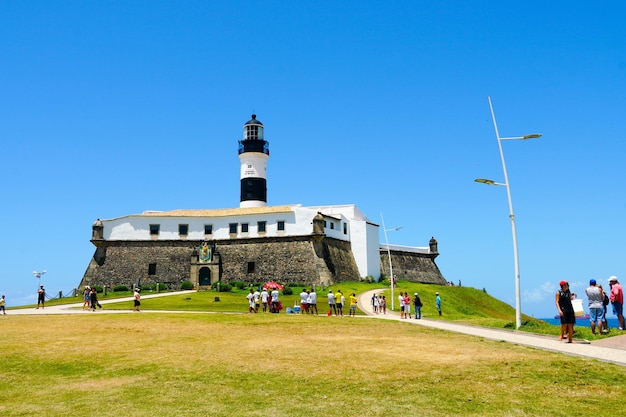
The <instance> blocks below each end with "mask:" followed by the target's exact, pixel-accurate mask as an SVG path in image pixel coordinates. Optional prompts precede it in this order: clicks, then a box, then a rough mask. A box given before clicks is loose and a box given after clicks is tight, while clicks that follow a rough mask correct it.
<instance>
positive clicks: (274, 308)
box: [270, 288, 279, 313]
mask: <svg viewBox="0 0 626 417" xmlns="http://www.w3.org/2000/svg"><path fill="white" fill-rule="evenodd" d="M271 296H272V308H271V309H270V312H272V313H278V312H279V310H278V288H274V289H273V290H272V293H271Z"/></svg>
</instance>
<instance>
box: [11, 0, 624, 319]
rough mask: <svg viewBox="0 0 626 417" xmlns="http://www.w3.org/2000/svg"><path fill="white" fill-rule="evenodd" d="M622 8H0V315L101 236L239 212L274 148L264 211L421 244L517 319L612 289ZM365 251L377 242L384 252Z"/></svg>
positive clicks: (70, 268) (619, 263)
mask: <svg viewBox="0 0 626 417" xmlns="http://www.w3.org/2000/svg"><path fill="white" fill-rule="evenodd" d="M625 12H626V6H625V5H624V4H623V2H621V1H604V2H599V3H597V4H590V3H589V2H582V1H574V2H572V1H568V2H565V1H553V2H540V1H526V2H509V1H474V2H466V1H441V2H435V1H389V0H387V1H364V0H361V1H339V2H338V1H312V2H293V1H265V2H258V1H254V2H253V1H237V0H234V1H229V2H215V1H213V2H212V1H126V0H125V1H106V2H104V1H100V2H98V1H92V2H85V1H59V2H48V1H28V0H23V1H9V0H5V1H3V2H1V3H0V78H1V79H2V86H3V87H2V100H0V138H2V141H1V143H2V151H1V152H0V175H1V176H2V181H0V195H2V200H3V204H2V205H0V232H1V233H2V235H1V239H0V292H2V293H4V294H5V295H6V296H7V303H8V305H18V304H24V303H30V302H34V301H35V290H36V285H37V280H36V279H35V278H34V277H33V274H32V271H33V270H43V269H45V270H47V271H48V272H47V273H46V275H44V278H43V279H42V283H43V284H45V285H46V288H47V290H48V292H50V293H58V291H62V292H63V293H64V294H66V293H68V292H69V291H70V290H71V289H72V288H74V287H76V286H77V285H78V283H79V282H80V279H81V277H82V275H83V273H84V272H85V269H86V268H87V265H88V262H89V259H90V257H91V256H92V255H93V252H94V247H93V246H92V245H91V243H90V242H89V239H90V236H91V224H92V223H93V221H95V220H96V218H111V217H116V216H122V215H126V214H133V213H140V212H142V211H144V210H170V209H177V208H226V207H238V205H239V160H238V159H237V141H238V140H239V139H241V135H242V125H243V123H245V122H246V121H247V120H249V118H250V115H251V114H252V113H253V112H255V113H256V114H257V115H258V119H259V120H261V121H262V122H263V123H264V125H265V126H266V139H268V140H269V141H270V149H271V156H270V159H269V161H268V204H270V205H280V204H291V203H300V204H303V205H322V204H356V205H357V206H358V207H359V208H360V209H361V210H362V211H363V212H364V213H365V214H366V215H367V216H368V217H370V219H371V220H372V221H374V222H377V223H379V222H380V214H381V213H383V215H384V218H385V223H386V225H387V227H388V228H390V227H396V226H403V229H401V230H399V231H397V232H391V233H389V240H390V243H394V244H400V245H411V246H426V245H427V244H428V240H429V239H430V238H431V236H434V237H436V238H437V240H438V241H439V250H440V252H441V255H440V256H439V258H438V259H437V264H438V265H439V267H440V269H441V271H442V272H443V274H444V276H445V277H446V278H447V279H448V280H451V281H454V282H458V280H462V282H463V285H467V286H473V287H476V288H479V289H483V288H485V289H486V290H487V292H489V293H490V294H492V295H494V296H496V297H498V298H499V299H501V300H503V301H506V302H508V303H510V304H512V305H513V304H514V270H513V250H512V239H511V228H510V220H509V217H508V204H507V199H506V191H505V189H504V188H503V187H487V186H484V185H482V184H476V183H474V179H475V178H479V177H483V178H491V179H494V180H496V181H502V180H503V174H502V167H501V163H500V157H499V153H498V147H497V141H496V137H495V134H494V129H493V124H492V121H491V115H490V111H489V105H488V101H487V97H488V96H491V98H492V101H493V105H494V109H495V114H496V117H497V122H498V127H499V129H500V134H501V136H503V137H506V136H520V135H524V134H527V133H534V132H540V133H542V134H543V135H544V136H543V137H542V138H540V139H536V140H532V141H524V142H522V141H509V142H504V143H503V147H504V154H505V158H506V162H507V168H508V173H509V180H510V185H511V192H512V196H513V205H514V209H515V215H516V222H517V230H518V241H519V257H520V272H521V288H522V310H523V312H524V313H527V314H532V315H535V316H536V317H550V316H552V315H554V313H555V308H554V293H555V291H556V290H557V283H558V281H560V280H561V279H566V280H569V281H570V282H571V283H572V287H573V288H574V290H576V291H578V292H582V291H583V289H584V287H585V286H586V285H585V284H586V283H587V282H588V280H589V279H590V278H596V279H598V280H600V281H603V282H606V279H607V278H608V277H609V276H610V275H617V276H618V277H619V278H622V279H626V266H625V264H624V253H625V252H626V251H625V249H626V239H625V238H624V235H625V232H626V227H625V226H626V223H625V219H624V217H625V216H624V214H625V213H626V193H625V186H624V178H626V172H625V171H626V168H625V166H624V163H623V162H624V160H625V159H626V158H625V157H626V144H625V140H624V139H625V136H626V118H625V117H624V114H625V110H626V41H625V38H626V36H625V35H626V26H624V24H623V16H624V13H625ZM381 241H384V236H382V233H381Z"/></svg>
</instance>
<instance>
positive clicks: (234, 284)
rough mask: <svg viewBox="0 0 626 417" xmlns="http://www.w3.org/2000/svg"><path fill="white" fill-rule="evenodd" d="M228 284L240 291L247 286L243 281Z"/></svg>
mask: <svg viewBox="0 0 626 417" xmlns="http://www.w3.org/2000/svg"><path fill="white" fill-rule="evenodd" d="M229 284H230V285H232V286H233V287H236V288H239V289H240V290H243V289H244V288H246V287H247V286H248V284H246V283H245V282H243V281H231V282H229Z"/></svg>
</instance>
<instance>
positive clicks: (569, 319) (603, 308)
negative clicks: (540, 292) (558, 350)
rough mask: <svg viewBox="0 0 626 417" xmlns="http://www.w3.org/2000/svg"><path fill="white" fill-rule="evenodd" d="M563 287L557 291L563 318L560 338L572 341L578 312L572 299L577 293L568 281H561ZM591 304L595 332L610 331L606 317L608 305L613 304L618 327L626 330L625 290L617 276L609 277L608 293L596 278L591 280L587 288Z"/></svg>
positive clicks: (591, 322)
mask: <svg viewBox="0 0 626 417" xmlns="http://www.w3.org/2000/svg"><path fill="white" fill-rule="evenodd" d="M559 286H560V287H561V289H560V290H559V291H557V292H556V298H555V303H556V308H557V311H558V313H559V317H560V320H561V334H560V336H559V340H563V339H565V338H567V343H572V339H573V336H574V324H575V323H576V314H575V312H574V307H573V305H572V300H574V299H575V298H576V293H573V292H571V291H570V288H569V283H568V282H567V281H561V282H559ZM585 294H586V295H587V300H588V306H589V322H590V325H591V332H592V333H593V334H601V333H608V331H609V327H608V322H607V319H606V314H607V307H608V305H609V304H611V305H612V306H613V314H615V315H616V316H617V321H618V325H619V327H618V329H619V330H624V329H625V328H626V327H625V326H624V311H623V309H624V290H623V289H622V285H621V284H620V283H619V281H618V280H617V277H616V276H612V277H610V278H609V293H608V294H607V293H606V292H605V291H604V289H603V288H602V285H601V284H599V283H598V282H597V281H596V280H595V279H591V280H589V287H588V288H587V289H585Z"/></svg>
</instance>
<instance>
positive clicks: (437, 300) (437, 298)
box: [435, 292, 441, 316]
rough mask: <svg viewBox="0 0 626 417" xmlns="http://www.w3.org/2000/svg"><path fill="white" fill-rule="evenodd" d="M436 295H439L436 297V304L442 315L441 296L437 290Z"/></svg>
mask: <svg viewBox="0 0 626 417" xmlns="http://www.w3.org/2000/svg"><path fill="white" fill-rule="evenodd" d="M435 295H436V296H437V297H435V306H436V307H437V312H438V313H439V315H440V316H441V297H440V296H439V293H438V292H436V293H435Z"/></svg>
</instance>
